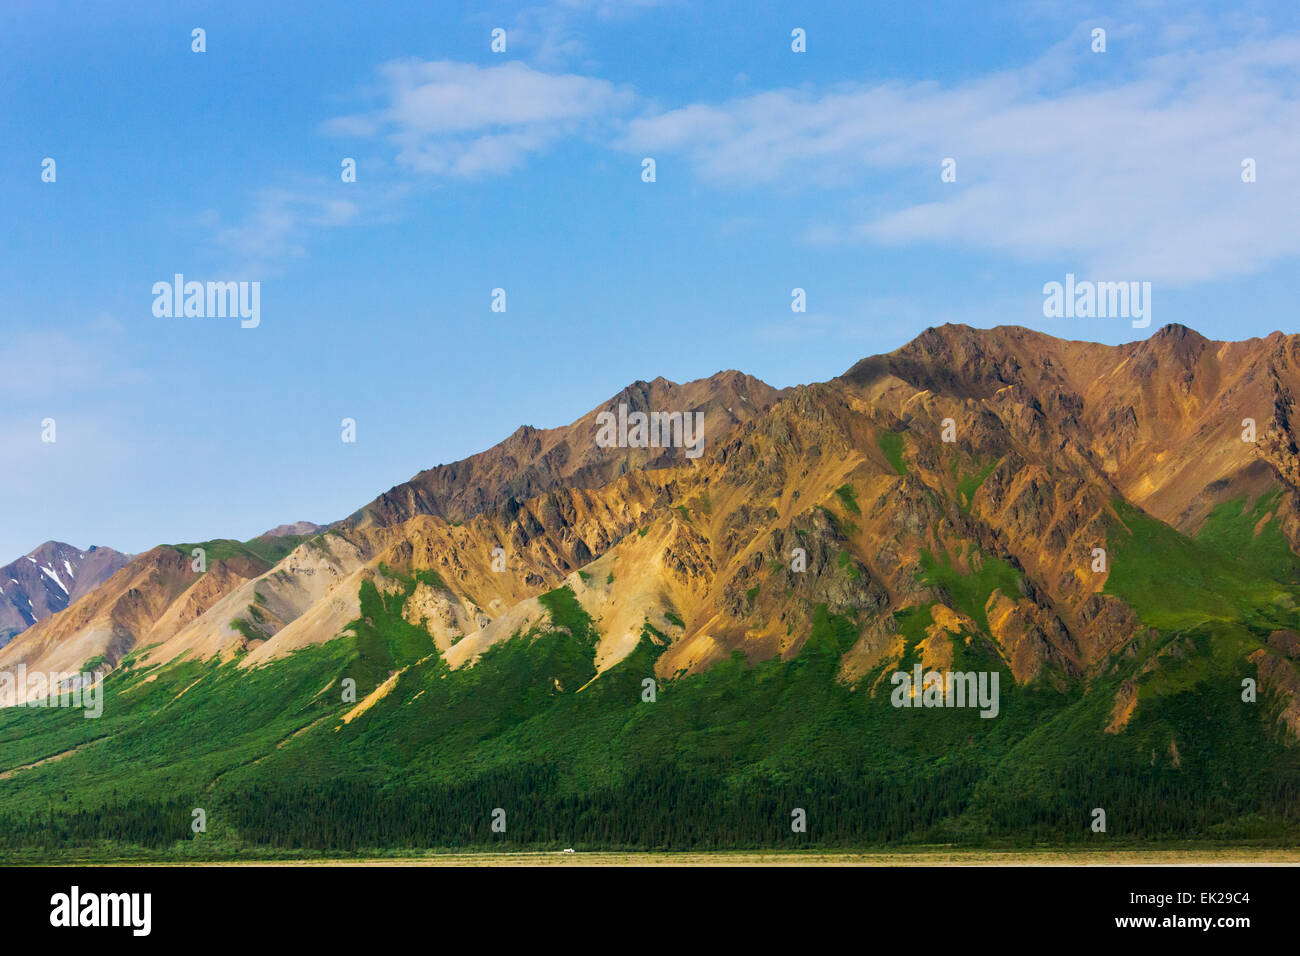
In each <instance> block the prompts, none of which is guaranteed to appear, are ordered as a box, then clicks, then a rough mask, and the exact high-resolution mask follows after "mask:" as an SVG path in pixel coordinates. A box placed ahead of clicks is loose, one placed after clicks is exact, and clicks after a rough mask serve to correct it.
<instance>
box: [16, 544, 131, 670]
mask: <svg viewBox="0 0 1300 956" xmlns="http://www.w3.org/2000/svg"><path fill="white" fill-rule="evenodd" d="M129 560H130V555H126V554H122V553H121V552H118V551H114V550H113V549H112V548H100V547H90V548H87V549H85V550H82V549H81V548H74V547H73V546H72V545H70V544H63V543H62V542H60V541H46V542H45V543H44V544H43V545H41V546H40V547H39V548H37V549H36V550H35V551H30V552H28V553H27V554H25V555H23V556H22V557H21V558H19V559H18V560H16V561H12V562H10V563H9V564H7V565H5V566H4V567H0V647H3V646H4V645H5V644H7V643H9V641H10V640H11V639H12V638H13V637H14V635H16V634H19V633H21V632H22V631H24V630H26V629H27V628H29V627H31V626H32V625H33V624H35V623H36V622H37V621H39V620H41V619H42V618H47V617H49V616H50V615H51V614H55V613H57V612H59V611H62V610H63V609H64V608H65V607H67V606H68V605H69V604H71V603H73V602H74V601H76V600H77V599H78V598H81V597H83V596H84V595H86V594H89V593H90V592H91V591H93V590H94V589H95V588H97V587H98V586H99V585H100V584H102V583H103V582H104V581H105V580H107V579H108V578H109V577H111V576H112V575H113V573H114V572H116V571H117V570H118V569H119V568H121V567H122V566H123V565H125V564H126V563H127V561H129Z"/></svg>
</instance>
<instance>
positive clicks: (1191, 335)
mask: <svg viewBox="0 0 1300 956" xmlns="http://www.w3.org/2000/svg"><path fill="white" fill-rule="evenodd" d="M1298 391H1300V337H1297V336H1291V335H1284V334H1282V333H1280V332H1278V333H1273V334H1272V335H1270V336H1268V337H1267V338H1262V339H1258V338H1257V339H1250V340H1247V341H1242V342H1213V341H1209V340H1207V339H1205V338H1204V337H1202V336H1200V335H1199V334H1197V333H1196V332H1194V331H1192V330H1190V329H1188V328H1185V327H1182V326H1178V325H1171V326H1166V327H1165V328H1163V329H1161V330H1159V331H1158V332H1157V333H1155V334H1154V335H1152V336H1151V337H1150V338H1149V339H1146V340H1142V341H1138V342H1133V343H1129V344H1126V345H1121V346H1106V345H1099V344H1093V343H1087V342H1073V341H1067V340H1063V339H1058V338H1054V337H1052V336H1049V335H1045V334H1042V333H1038V332H1034V331H1030V330H1027V329H1023V328H1017V327H999V328H995V329H987V330H977V329H972V328H968V327H965V326H957V325H947V326H943V327H941V328H932V329H928V330H926V331H925V332H924V333H922V334H921V335H920V336H918V337H917V338H916V339H915V340H914V341H912V342H910V343H909V344H907V345H905V346H903V347H902V348H900V349H898V350H896V351H894V352H891V353H889V354H887V355H881V356H875V357H871V358H867V359H864V360H862V361H860V362H858V363H857V364H855V365H853V366H852V367H851V368H850V369H848V370H847V371H846V372H845V373H844V374H843V375H841V376H839V377H838V378H835V379H833V380H831V381H828V382H823V383H818V384H812V385H806V386H798V387H795V388H789V389H783V390H778V389H774V388H772V387H770V386H768V385H766V384H764V383H763V382H760V381H758V380H757V379H754V378H752V377H750V376H747V375H744V374H742V373H739V372H735V371H727V372H721V373H718V374H716V375H714V376H712V377H710V378H707V379H702V380H698V381H693V382H688V383H686V384H681V385H679V384H676V383H673V382H670V381H667V380H665V379H662V378H660V379H655V380H654V381H652V382H636V383H634V384H632V385H630V386H629V387H628V388H626V389H624V390H623V391H622V392H620V393H619V394H617V395H614V396H611V397H610V398H609V399H608V400H607V401H605V402H603V403H602V404H601V405H599V406H598V407H597V408H595V409H592V410H591V411H590V412H588V413H587V414H585V415H584V416H582V417H581V418H579V419H578V420H576V421H575V422H573V423H572V424H570V425H567V426H562V427H559V428H552V429H536V428H532V427H523V428H520V429H519V430H518V431H516V432H515V433H514V434H512V435H511V436H509V437H508V438H507V439H506V440H505V441H503V442H502V443H500V444H499V445H497V446H495V447H493V448H491V449H489V450H488V451H485V452H483V453H481V454H478V455H475V456H472V457H471V458H467V459H465V460H463V461H459V462H455V463H452V464H447V465H440V466H438V467H436V468H432V469H430V470H428V471H424V472H421V473H420V474H419V475H416V476H415V477H414V478H412V479H411V480H410V481H408V482H406V483H404V484H401V485H398V486H396V487H394V488H392V489H390V490H388V491H387V492H385V493H383V494H381V495H379V496H378V497H377V498H375V499H374V500H373V501H371V502H370V503H369V504H367V505H365V506H363V507H361V508H360V509H358V510H357V511H356V512H354V513H353V514H352V515H351V516H349V517H348V518H346V519H344V520H342V521H339V522H336V523H334V524H332V525H329V526H327V527H323V528H322V527H320V526H315V525H310V524H301V525H297V526H284V527H282V528H279V529H276V531H275V532H273V533H270V534H268V535H264V536H262V537H260V538H257V539H253V540H252V541H249V542H237V541H232V540H217V541H209V542H190V543H179V544H173V545H161V546H159V547H156V548H154V549H152V550H150V551H148V552H145V553H143V554H140V555H137V556H135V557H133V558H130V559H129V560H127V559H126V558H125V556H117V557H120V558H122V561H121V562H120V563H119V566H115V567H113V568H112V570H111V573H106V575H105V576H104V577H103V578H102V579H101V580H98V581H94V582H93V584H91V585H88V586H81V585H80V584H78V587H79V588H80V589H79V590H75V591H72V592H69V593H68V594H67V597H68V598H69V599H70V601H69V606H66V607H57V608H56V607H54V606H53V605H50V609H51V610H52V611H57V612H58V613H53V614H51V615H50V616H48V617H42V616H41V615H33V617H40V618H41V619H39V620H36V621H35V623H32V622H30V621H27V622H25V624H30V625H31V626H28V627H26V629H25V630H24V631H23V632H22V633H21V634H19V635H18V636H17V637H15V638H14V639H13V640H12V641H10V643H9V644H8V645H7V646H5V647H4V648H2V649H0V670H13V669H15V668H16V667H17V666H18V665H20V664H21V665H24V666H25V667H26V668H27V669H28V670H41V671H63V672H71V671H77V670H82V669H95V668H98V669H101V670H103V671H105V672H106V673H107V676H106V677H104V678H103V680H102V685H103V689H104V693H105V695H106V702H105V711H104V717H103V718H101V719H99V720H95V721H81V720H79V719H73V717H74V715H72V714H70V713H69V712H68V711H66V710H57V709H53V708H48V709H41V710H31V709H26V708H23V709H17V708H15V709H10V710H8V711H4V712H0V770H3V773H0V824H4V825H3V826H0V829H2V830H4V831H5V832H10V831H15V829H17V831H20V832H22V833H24V834H26V835H25V836H22V837H10V838H8V839H10V840H11V841H16V842H11V843H10V846H11V848H15V849H21V850H26V851H30V852H34V853H39V852H42V850H41V848H45V849H46V850H48V849H49V848H50V847H52V846H55V845H57V846H60V847H64V846H67V845H69V843H70V842H71V843H73V844H78V845H80V844H89V843H93V842H94V841H96V840H103V839H105V838H106V834H112V838H113V839H114V840H117V841H120V842H122V843H123V844H124V845H126V844H129V845H130V846H133V847H136V848H139V847H147V848H151V849H150V850H149V852H169V853H171V852H175V853H199V854H220V853H241V852H249V851H256V852H291V851H292V852H297V851H303V850H325V849H334V850H337V849H340V848H341V849H356V848H359V847H370V848H374V847H394V846H409V845H413V844H419V845H459V844H462V843H477V842H487V841H492V840H500V839H503V838H501V837H500V836H499V834H497V831H494V830H491V829H489V828H488V827H487V825H486V821H487V819H488V816H487V815H488V814H489V811H491V810H493V809H494V808H495V807H505V806H506V803H508V802H510V801H514V802H513V803H512V804H511V806H513V807H514V808H515V809H514V810H508V811H507V813H516V814H517V818H519V819H521V821H522V822H521V824H520V825H519V826H518V827H517V828H516V829H515V830H511V831H507V832H509V833H510V834H511V836H510V837H508V838H506V839H510V840H517V841H520V842H523V843H528V844H530V845H531V844H539V843H540V844H545V843H549V842H556V841H558V842H563V843H564V844H565V845H570V844H571V843H573V842H580V843H581V842H584V841H585V844H586V845H620V846H637V847H643V846H714V845H716V846H722V845H749V844H758V845H768V844H771V843H780V842H782V841H788V840H790V839H792V838H794V839H797V838H798V837H792V836H791V833H790V828H789V826H788V824H787V825H786V826H784V827H783V826H781V825H780V819H781V818H782V817H784V818H785V819H786V820H787V821H788V818H789V813H790V810H789V807H790V806H799V807H805V806H808V805H811V806H812V807H815V808H816V810H815V811H814V810H810V811H809V812H810V814H811V815H812V816H813V817H814V818H815V819H816V820H817V821H818V825H817V826H816V827H810V828H809V832H811V833H813V834H814V835H815V837H814V838H815V839H816V840H818V841H821V842H824V843H863V842H896V841H908V840H927V841H934V840H939V841H944V842H949V841H958V842H960V841H964V840H976V841H985V842H987V841H995V842H996V841H998V840H1049V841H1053V842H1069V841H1071V840H1075V839H1083V838H1085V836H1089V838H1091V837H1094V836H1096V834H1095V833H1091V831H1089V830H1088V828H1087V820H1088V813H1089V812H1090V811H1091V810H1092V809H1093V808H1094V807H1098V806H1102V807H1109V808H1110V811H1111V819H1112V820H1113V821H1115V824H1114V828H1113V830H1112V832H1116V833H1119V834H1121V835H1127V836H1128V837H1130V838H1133V839H1144V840H1155V839H1184V838H1197V837H1208V836H1213V837H1216V838H1221V839H1243V838H1251V839H1260V840H1277V839H1293V838H1294V836H1295V834H1296V832H1297V830H1296V828H1297V825H1298V824H1300V820H1297V812H1298V811H1297V806H1296V801H1295V797H1296V795H1297V794H1296V789H1297V786H1298V784H1297V781H1300V774H1297V770H1300V756H1298V753H1297V750H1298V748H1297V747H1296V738H1297V735H1298V734H1300V699H1298V698H1297V691H1298V690H1300V671H1297V663H1298V662H1300V610H1298V609H1297V604H1296V601H1297V599H1300V564H1298V563H1297V552H1298V551H1300V453H1298V450H1297V444H1296V441H1297V435H1296V431H1295V426H1294V418H1295V414H1296V409H1295V402H1296V395H1297V392H1298ZM620 406H624V407H625V409H626V410H627V411H628V412H633V413H634V412H641V413H644V414H646V415H650V414H652V413H665V412H667V413H684V414H691V413H695V412H699V413H700V414H702V416H703V422H704V426H703V427H704V435H705V450H704V454H703V455H702V456H701V457H700V458H698V459H693V460H692V459H688V458H686V457H685V456H683V455H682V453H681V449H680V448H673V447H637V446H635V445H634V446H633V447H601V446H600V445H599V444H598V443H597V442H596V441H595V440H594V438H595V434H596V430H597V416H598V415H600V414H601V413H603V412H613V411H616V410H618V409H619V408H620ZM196 549H201V553H202V561H201V562H200V564H199V567H198V568H197V569H196V565H195V553H196ZM94 553H95V552H94V550H93V549H92V551H91V552H87V553H86V557H87V559H89V557H90V556H91V555H93V554H94ZM113 554H115V553H113ZM56 558H57V559H58V560H62V557H61V556H59V555H54V554H51V555H50V556H49V557H48V560H47V558H45V557H42V558H40V559H39V560H38V561H37V562H34V564H35V566H36V567H37V568H38V570H36V571H35V573H36V574H38V575H43V573H42V572H41V571H40V570H39V568H40V567H44V565H45V564H46V563H49V561H53V560H55V559H56ZM22 563H27V562H25V561H23V560H22V559H20V561H19V562H15V564H22ZM10 567H11V568H12V567H14V565H11V566H10ZM73 567H75V565H73ZM104 567H105V570H106V572H107V565H104ZM69 575H70V576H71V568H70V569H69ZM43 576H47V575H43ZM30 577H31V574H30V573H28V579H30ZM29 588H30V586H29ZM915 667H920V668H921V670H922V671H923V672H930V671H933V672H937V673H944V672H951V671H979V672H987V673H997V674H999V675H1001V676H1002V678H1003V680H1002V684H1001V687H1002V703H1001V706H1000V709H999V716H998V717H997V719H993V720H987V721H985V720H983V719H981V718H980V717H979V714H978V713H977V712H974V711H968V712H962V711H958V710H948V709H944V710H938V711H926V710H921V711H912V710H910V708H901V709H900V708H899V707H898V706H896V700H895V701H894V703H891V696H892V695H891V678H892V677H893V675H895V674H897V673H910V672H911V671H912V670H913V668H915ZM350 690H351V693H350ZM124 767H126V768H128V769H127V770H126V771H125V776H124V772H123V768H124ZM59 793H62V794H65V795H66V794H68V793H72V794H73V797H71V798H70V799H71V800H72V801H73V802H72V803H71V804H69V805H68V806H67V807H66V808H64V809H65V810H66V813H65V814H64V815H63V816H54V817H48V814H47V816H46V817H42V816H41V815H40V809H41V808H43V807H46V804H47V803H48V801H49V800H50V799H51V796H52V795H53V794H59ZM199 801H202V802H199ZM417 805H418V806H430V805H433V806H437V807H440V808H443V810H442V811H441V812H439V813H435V814H433V815H432V817H429V816H428V815H426V816H420V815H419V814H418V813H416V812H415V810H414V809H412V808H413V807H415V806H417ZM196 806H206V807H208V808H209V811H208V816H209V818H212V819H215V820H216V821H218V822H217V824H216V825H215V826H214V828H213V830H212V831H211V832H210V833H205V834H204V835H203V836H195V835H194V834H193V833H192V832H191V831H190V829H189V827H188V821H189V814H190V812H191V810H192V808H193V807H196ZM453 807H454V809H453ZM217 808H219V809H217ZM23 828H26V829H23ZM79 841H80V843H79Z"/></svg>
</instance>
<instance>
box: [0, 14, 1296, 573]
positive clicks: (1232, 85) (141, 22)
mask: <svg viewBox="0 0 1300 956" xmlns="http://www.w3.org/2000/svg"><path fill="white" fill-rule="evenodd" d="M1224 6H1226V5H1221V4H1204V5H1197V4H1192V3H1168V4H1166V3H1125V4H1118V5H1115V6H1113V7H1110V6H1100V5H1098V6H1094V5H1091V4H1086V3H1069V4H1067V3H1055V2H1050V0H1035V2H1026V3H1005V4H1001V5H998V6H997V8H996V9H995V10H989V9H986V5H984V4H973V3H967V2H961V3H956V2H954V3H923V2H917V3H908V4H888V5H886V4H879V5H868V4H862V3H860V2H858V3H817V4H778V3H761V2H757V3H756V2H735V3H731V2H710V3H707V4H705V3H698V4H688V3H682V2H655V0H554V2H549V3H548V2H538V3H521V4H481V5H480V4H463V5H462V4H452V3H431V2H428V0H423V2H418V3H391V4H384V5H379V4H367V5H364V6H362V5H357V4H355V3H333V2H321V0H312V2H310V3H277V4H265V3H186V2H177V0H168V2H160V3H149V2H141V3H132V4H130V5H126V4H117V3H108V2H103V3H59V2H48V0H46V2H39V3H37V2H27V0H8V2H7V3H5V4H4V6H3V7H2V8H0V210H3V213H4V214H3V217H2V220H0V221H2V222H3V225H2V226H0V291H2V292H3V299H4V301H3V307H2V309H0V448H3V449H4V463H5V465H6V467H5V468H3V469H0V501H3V502H4V512H3V521H2V522H0V561H7V560H9V559H11V558H13V557H16V556H18V555H19V554H22V553H24V552H26V551H27V550H29V549H31V548H33V547H34V546H36V545H37V544H38V543H40V542H42V541H44V540H46V539H50V538H54V539H59V540H65V541H69V542H72V543H73V544H76V545H78V546H82V547H85V546H88V545H90V544H105V545H110V546H112V547H116V548H119V549H121V550H125V551H141V550H145V549H147V548H148V547H151V546H152V545H154V544H157V543H160V542H176V541H190V540H200V539H206V538H210V537H239V538H247V537H251V536H253V535H255V534H258V533H260V532H261V531H264V530H266V529H267V528H269V527H271V526H273V525H275V524H278V523H281V522H288V521H293V520H297V519H304V518H305V519H310V520H315V521H321V522H323V521H328V520H333V519H335V518H339V517H342V516H344V515H346V514H348V513H349V512H351V511H352V510H354V509H355V508H357V507H359V506H360V505H362V504H364V503H365V502H366V501H368V500H370V499H371V498H372V497H374V496H375V495H376V494H377V493H379V492H382V491H384V490H386V489H387V488H389V487H390V486H392V485H394V484H397V483H399V482H401V481H404V480H406V479H407V478H409V477H410V476H411V475H413V474H414V473H415V472H417V471H418V470H420V469H422V468H426V467H430V466H432V465H434V464H438V463H440V462H445V461H452V460H455V459H458V458H461V457H464V456H466V455H468V454H472V453H473V452H476V451H479V450H482V449H483V448H486V447H488V446H490V445H492V444H494V443H495V442H497V441H499V440H500V439H501V438H503V437H504V436H506V435H507V434H509V433H510V432H511V431H513V430H514V429H515V428H516V427H517V426H518V425H520V424H524V423H527V424H532V425H536V426H539V427H547V426H554V425H558V424H562V423H566V422H569V421H571V420H573V419H575V418H577V417H579V416H580V415H581V414H583V413H584V412H586V411H587V410H589V409H590V408H592V407H594V406H595V405H596V404H597V403H599V402H600V401H602V400H604V399H605V398H607V397H608V396H610V395H612V394H613V393H615V392H616V391H618V390H619V389H620V388H622V387H623V386H624V385H626V384H627V383H629V382H631V381H634V380H636V379H638V378H643V379H652V378H654V377H655V376H658V375H663V376H665V377H667V378H670V379H673V380H676V381H686V380H689V379H692V378H697V377H701V376H706V375H709V374H712V373H713V372H715V371H718V370H720V369H725V368H738V369H741V370H743V371H746V372H749V373H751V374H753V375H756V376H758V377H760V378H762V379H764V380H765V381H768V382H770V383H772V384H773V385H777V386H784V385H792V384H797V383H801V382H809V381H818V380H824V379H827V378H830V377H832V376H834V375H836V374H839V373H840V372H842V371H843V370H845V369H846V368H848V367H849V366H850V365H851V364H852V363H853V362H854V361H856V360H857V359H858V358H861V357H863V356H865V355H870V354H875V353H878V352H884V351H889V350H891V349H894V348H896V347H898V346H899V345H901V344H903V343H904V342H906V341H907V340H909V339H910V338H912V337H913V336H914V335H916V334H917V333H918V332H920V331H921V330H923V329H924V328H926V327H927V326H929V325H937V324H941V323H943V322H965V323H967V324H970V325H975V326H992V325H999V324H1018V325H1026V326H1030V327H1033V328H1038V329H1042V330H1044V331H1047V332H1051V333H1053V334H1057V335H1063V336H1066V337H1072V338H1086V339H1093V340H1097V341H1104V342H1112V343H1116V342H1123V341H1129V340H1132V339H1134V338H1137V337H1141V336H1145V335H1148V334H1150V333H1152V332H1154V331H1155V330H1156V329H1158V328H1159V327H1160V326H1161V325H1164V324H1166V323H1168V322H1181V323H1184V324H1187V325H1190V326H1192V327H1194V328H1196V329H1198V330H1200V331H1201V332H1203V333H1205V334H1206V335H1209V336H1211V337H1214V338H1225V339H1236V338H1245V337H1249V336H1254V335H1265V334H1267V333H1269V332H1271V331H1273V330H1274V329H1282V330H1283V331H1287V332H1291V331H1295V330H1296V329H1295V305H1294V303H1295V295H1294V289H1295V274H1296V258H1297V253H1300V218H1298V217H1297V216H1296V215H1295V210H1296V209H1297V208H1300V203H1298V202H1297V201H1298V200H1300V136H1297V135H1296V130H1297V129H1300V108H1298V107H1297V93H1300V26H1298V24H1297V13H1296V12H1295V11H1296V8H1295V5H1294V4H1291V3H1276V4H1272V3H1237V4H1234V5H1233V10H1232V11H1231V12H1227V11H1226V10H1224V9H1223V8H1224ZM380 7H382V8H380ZM196 27H199V28H202V29H204V30H205V31H206V46H207V49H206V52H203V53H195V52H192V51H191V31H192V30H193V29H194V28H196ZM497 27H500V28H503V29H504V30H505V31H506V45H507V48H506V52H505V53H504V54H498V53H493V52H492V51H491V49H490V42H491V32H492V30H493V29H494V28H497ZM796 27H798V28H802V29H803V30H805V31H806V36H807V52H804V53H795V52H793V51H792V50H791V30H792V29H794V28H796ZM1098 27H1100V28H1102V29H1105V30H1106V51H1105V52H1104V53H1094V52H1092V50H1091V44H1092V40H1091V36H1092V31H1093V30H1094V29H1095V28H1098ZM46 157H50V158H53V159H54V160H55V162H56V164H57V165H56V175H57V178H56V180H55V182H53V183H48V182H42V179H41V164H42V160H43V159H44V158H46ZM344 157H352V158H355V160H356V162H357V182H355V183H344V182H342V181H341V178H340V163H341V161H342V160H343V158H344ZM645 157H653V158H654V159H655V161H656V167H657V168H656V174H657V180H656V182H654V183H645V182H642V179H641V168H642V159H643V158H645ZM947 157H952V158H954V159H955V160H956V162H957V181H956V182H951V183H944V182H941V181H940V167H941V163H942V162H943V160H944V159H945V158H947ZM1246 157H1250V158H1253V159H1254V160H1255V161H1256V164H1257V181H1256V182H1254V183H1250V184H1246V183H1243V182H1242V181H1241V175H1240V168H1241V162H1242V159H1243V158H1246ZM177 272H180V273H183V274H185V276H186V277H187V278H188V279H196V280H199V281H207V280H213V281H216V280H232V281H241V280H242V281H258V282H260V283H261V324H260V325H259V326H258V327H257V328H255V329H243V328H241V327H240V324H239V322H238V320H232V319H224V318H158V317H155V316H154V314H153V312H152V308H151V307H152V304H153V296H152V294H151V287H152V285H153V283H155V282H157V281H160V280H161V281H170V279H171V277H172V275H173V274H175V273H177ZM1067 272H1072V273H1075V274H1077V275H1078V276H1080V278H1091V279H1097V280H1118V281H1130V280H1133V281H1150V282H1151V283H1152V289H1153V292H1152V316H1153V321H1152V324H1151V326H1150V328H1148V329H1142V330H1137V329H1134V328H1132V327H1131V324H1130V322H1129V321H1127V320H1126V319H1122V318H1099V319H1068V320H1063V319H1047V318H1044V316H1043V313H1042V302H1043V295H1042V287H1043V284H1044V283H1046V282H1050V281H1060V280H1062V279H1063V278H1064V276H1065V274H1066V273H1067ZM795 287H801V288H804V289H806V291H807V298H808V310H807V312H806V313H803V314H795V313H792V312H791V309H790V296H791V290H792V289H793V288H795ZM494 288H504V289H505V290H506V297H507V311H506V312H505V313H495V312H493V311H492V310H491V308H490V305H491V291H492V290H493V289H494ZM46 418H53V419H54V420H55V422H56V428H57V432H56V437H57V440H56V441H55V442H54V443H47V442H42V441H41V436H42V428H41V422H42V420H43V419H46ZM344 418H353V419H355V420H356V422H357V441H356V443H355V444H347V443H344V442H342V441H341V440H340V432H341V428H340V422H341V420H342V419H344Z"/></svg>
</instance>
